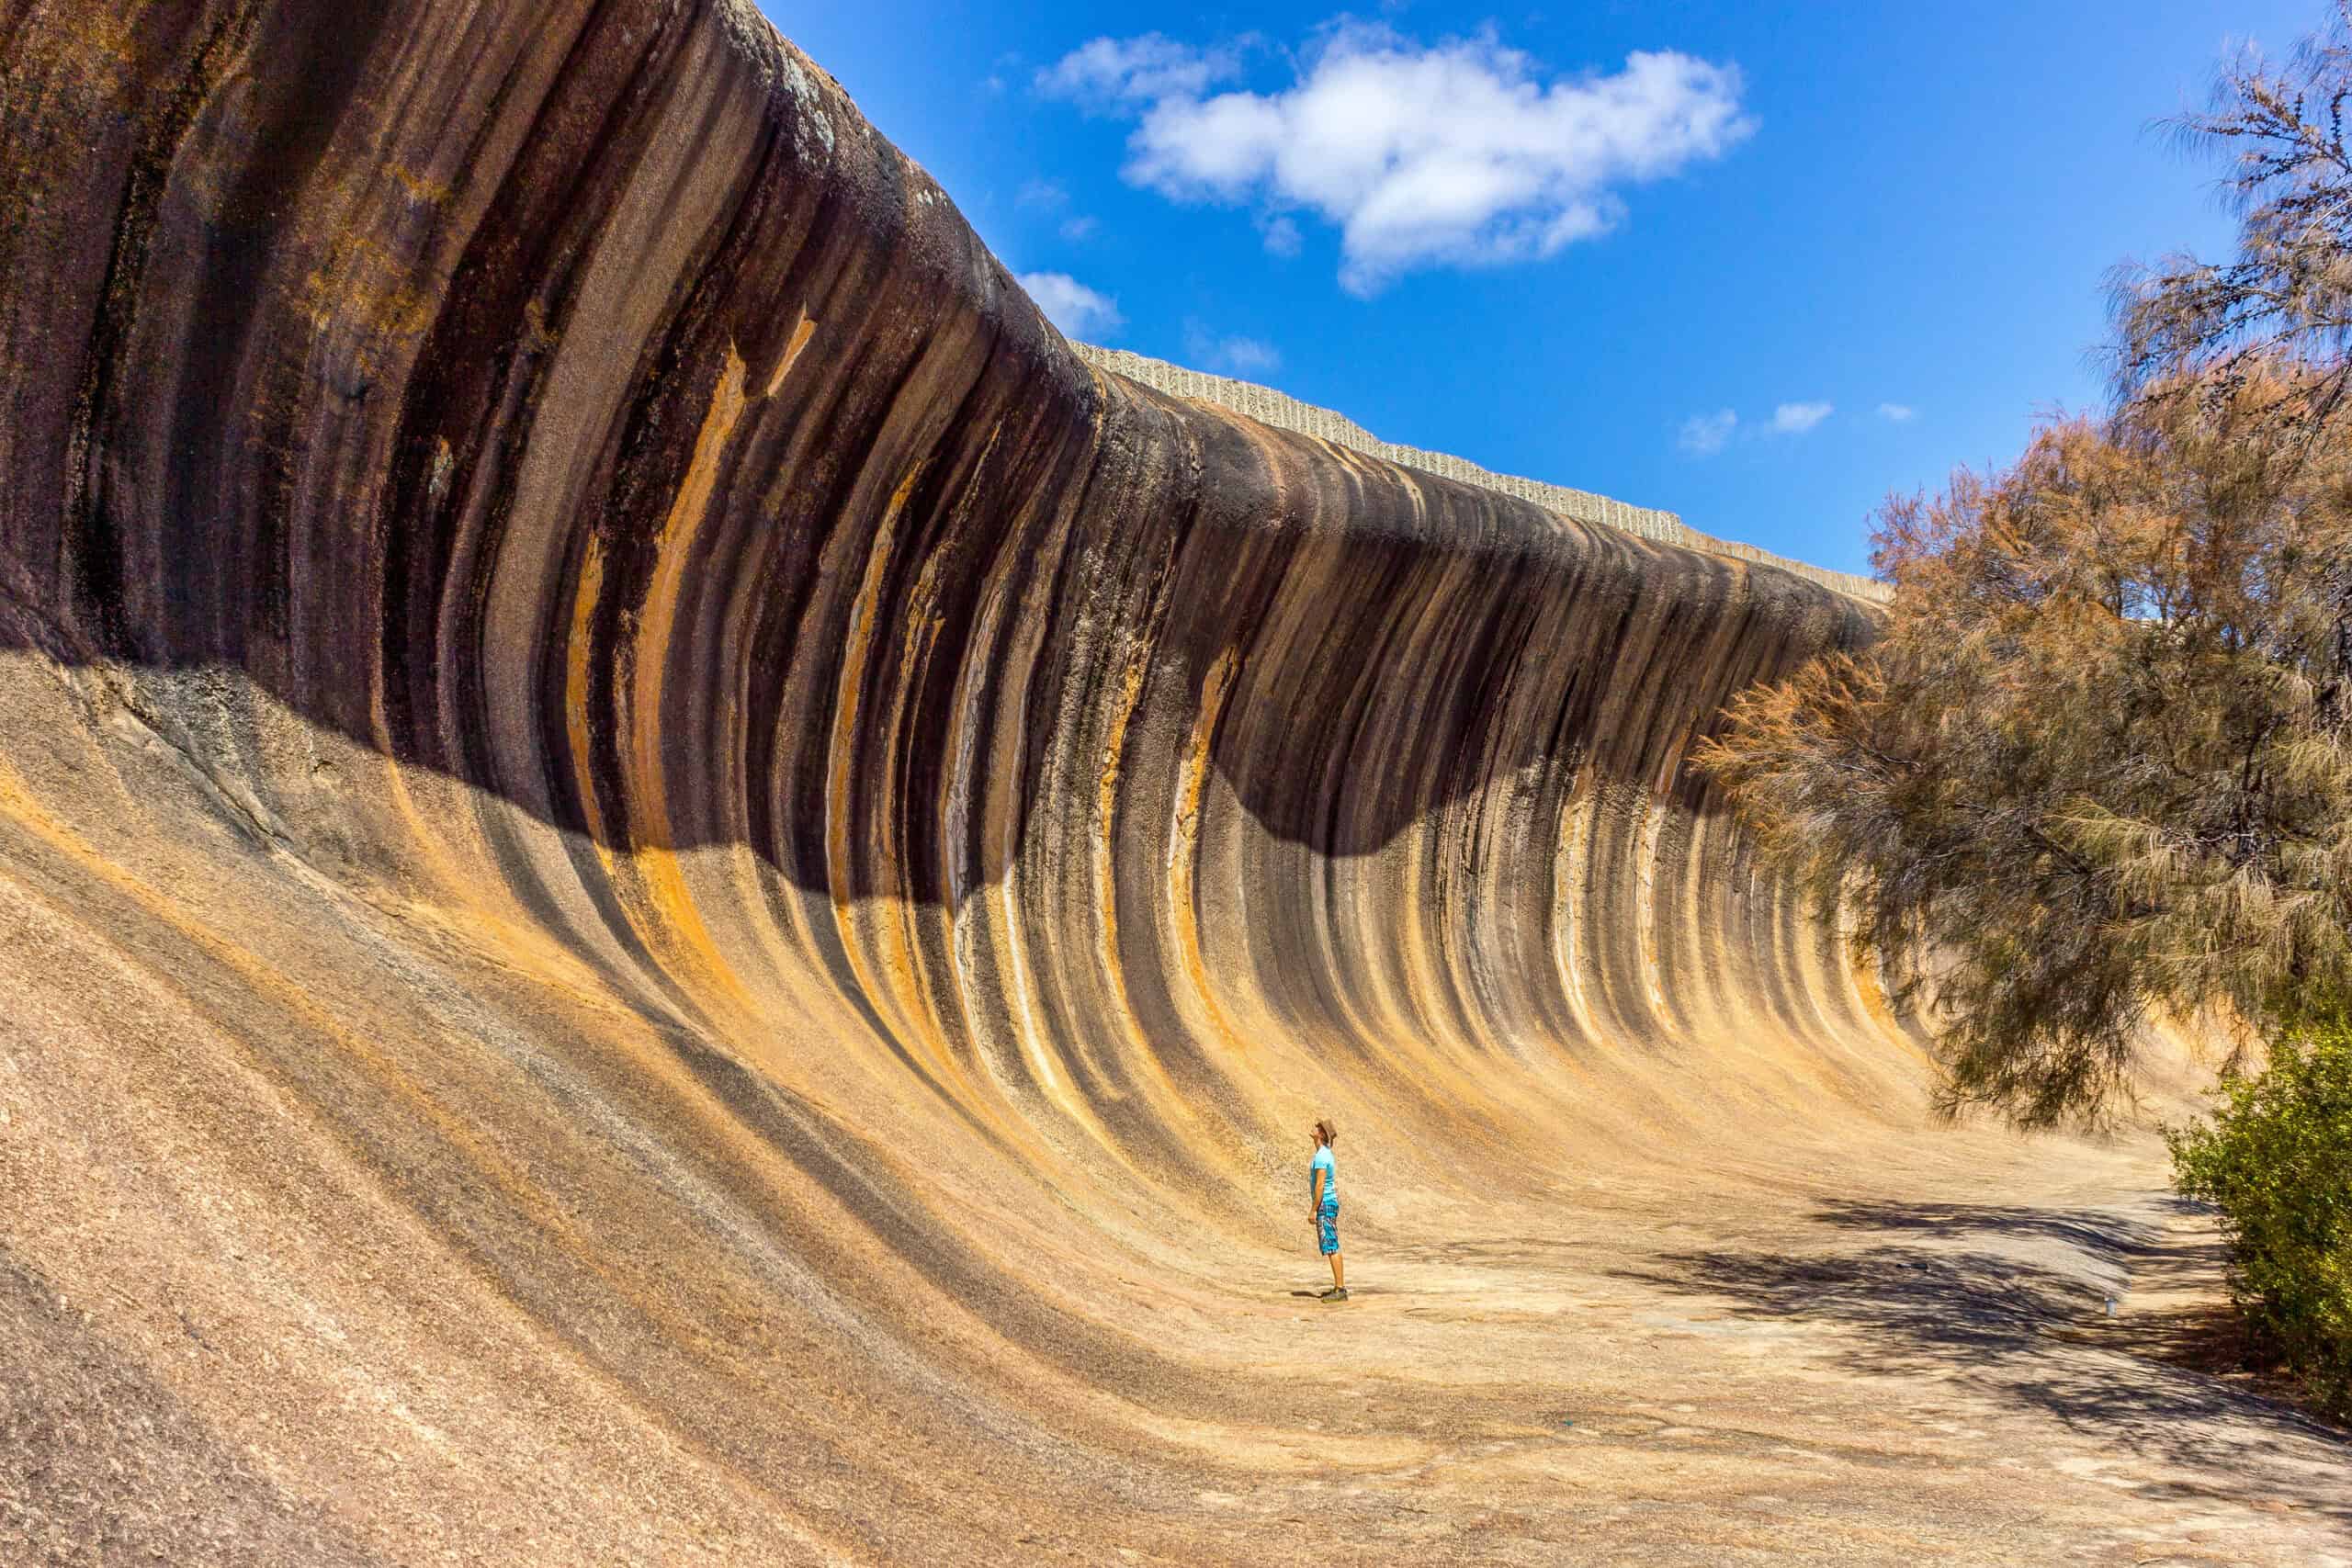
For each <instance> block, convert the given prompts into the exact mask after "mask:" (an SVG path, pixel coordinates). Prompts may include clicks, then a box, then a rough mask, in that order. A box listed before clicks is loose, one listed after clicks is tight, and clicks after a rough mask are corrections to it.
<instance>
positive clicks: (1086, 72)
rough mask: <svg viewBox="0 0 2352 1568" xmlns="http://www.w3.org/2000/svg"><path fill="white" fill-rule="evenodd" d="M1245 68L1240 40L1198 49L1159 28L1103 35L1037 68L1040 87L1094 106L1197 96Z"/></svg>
mask: <svg viewBox="0 0 2352 1568" xmlns="http://www.w3.org/2000/svg"><path fill="white" fill-rule="evenodd" d="M1240 68H1241V61H1240V55H1239V45H1238V44H1235V45H1227V46H1226V47H1225V48H1222V49H1214V50H1210V49H1195V48H1193V46H1192V45H1191V44H1187V43H1178V42H1177V41H1176V40H1175V39H1170V38H1167V37H1164V36H1162V35H1161V34H1159V33H1145V34H1144V35H1143V36H1142V37H1140V38H1131V39H1114V38H1098V39H1093V40H1091V42H1088V43H1084V44H1081V45H1080V46H1079V47H1078V48H1076V49H1074V50H1071V51H1069V53H1068V54H1065V55H1063V56H1062V57H1061V59H1059V60H1057V61H1056V62H1054V63H1053V64H1051V65H1049V66H1047V67H1046V68H1045V69H1044V70H1042V71H1040V72H1038V73H1037V91H1039V92H1040V93H1043V94H1045V95H1046V96H1047V97H1049V98H1068V99H1069V100H1070V101H1072V102H1073V103H1077V104H1081V105H1084V106H1085V107H1089V108H1093V109H1102V110H1108V109H1111V108H1114V107H1117V106H1119V105H1121V104H1145V103H1156V102H1158V101H1159V100H1160V99H1162V98H1170V97H1193V98H1197V97H1198V96H1200V95H1201V94H1203V93H1204V92H1206V91H1208V88H1209V85H1210V84H1211V83H1214V82H1222V81H1225V80H1226V79H1227V78H1228V77H1230V76H1232V75H1233V74H1234V73H1236V72H1238V70H1239V69H1240Z"/></svg>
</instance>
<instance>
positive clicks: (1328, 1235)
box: [1315, 1203, 1340, 1258]
mask: <svg viewBox="0 0 2352 1568" xmlns="http://www.w3.org/2000/svg"><path fill="white" fill-rule="evenodd" d="M1315 1230H1316V1239H1317V1242H1318V1243H1319V1244H1320V1245H1321V1247H1322V1248H1323V1256H1324V1257H1326V1258H1329V1257H1330V1256H1331V1254H1333V1253H1335V1252H1337V1251H1339V1250H1340V1206H1339V1205H1338V1204H1337V1203H1326V1204H1324V1205H1323V1212H1322V1213H1319V1214H1317V1215H1316V1216H1315Z"/></svg>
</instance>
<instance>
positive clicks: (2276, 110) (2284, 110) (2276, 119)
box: [2109, 0, 2352, 425]
mask: <svg viewBox="0 0 2352 1568" xmlns="http://www.w3.org/2000/svg"><path fill="white" fill-rule="evenodd" d="M2348 102H2352V0H2335V4H2334V5H2333V6H2332V7H2331V17H2330V21H2329V25H2328V27H2327V28H2326V29H2325V30H2324V31H2322V32H2320V33H2318V34H2315V35H2314V36H2312V38H2310V39H2305V40H2304V42H2303V43H2302V44H2301V46H2300V47H2299V48H2298V49H2297V50H2296V51H2295V52H2294V53H2293V54H2292V55H2291V56H2290V57H2289V58H2288V60H2287V61H2285V62H2283V63H2278V64H2273V63H2272V62H2268V61H2267V60H2265V59H2264V58H2263V57H2262V56H2261V55H2260V54H2259V53H2258V52H2256V51H2255V50H2253V49H2252V48H2251V47H2250V46H2249V47H2248V48H2247V49H2246V50H2245V51H2244V52H2243V53H2241V54H2240V56H2239V57H2238V59H2237V60H2236V62H2234V63H2233V65H2232V66H2231V68H2230V69H2228V70H2226V71H2224V72H2223V73H2222V75H2221V76H2220V78H2219V80H2218V82H2217V84H2216V85H2215V88H2214V93H2213V98H2212V102H2211V106H2210V107H2208V108H2207V109H2206V110H2205V112H2203V113H2201V114H2188V115H2182V116H2179V117H2177V118H2173V119H2170V120H2167V121H2165V122H2163V123H2164V124H2165V127H2166V128H2167V129H2168V130H2170V131H2171V132H2172V133H2173V135H2174V136H2175V137H2176V138H2177V140H2178V141H2180V143H2181V144H2182V145H2183V146H2184V147H2186V148H2188V149H2189V150H2192V151H2196V152H2208V153H2212V154H2217V155H2218V156H2220V157H2221V158H2222V161H2223V162H2224V164H2225V165H2226V172H2225V174H2224V175H2223V176H2222V192H2223V195H2224V196H2225V197H2227V198H2228V200H2229V201H2230V203H2231V205H2232V206H2233V208H2234V209H2236V212H2237V215H2238V220H2239V226H2238V243H2237V251H2236V254H2234V255H2233V256H2232V257H2231V258H2230V259H2229V260H2227V261H2225V262H2222V263H2218V264H2208V263H2200V262H2199V261H2197V260H2196V259H2195V258H2193V257H2190V256H2187V255H2173V256H2168V257H2165V259H2164V260H2163V261H2161V262H2159V263H2158V264H2157V265H2154V266H2153V267H2147V266H2139V265H2124V266H2121V267H2119V268H2117V269H2116V271H2115V272H2114V273H2113V274H2112V275H2111V276H2109V305H2110V309H2111V311H2112V314H2113V317H2114V320H2115V325H2116V329H2117V333H2118V336H2119V339H2120V343H2119V345H2118V350H2117V355H2116V361H2115V368H2116V382H2117V389H2118V391H2119V393H2120V395H2121V398H2122V399H2123V400H2138V399H2140V398H2143V397H2145V396H2147V395H2149V393H2150V392H2151V391H2152V390H2153V389H2160V388H2161V389H2170V390H2171V391H2173V392H2174V393H2176V394H2179V393H2195V394H2198V395H2203V396H2208V397H2230V396H2233V395H2235V394H2236V393H2237V392H2238V391H2240V390H2241V389H2243V388H2244V386H2245V383H2246V381H2247V378H2249V376H2250V375H2252V374H2254V373H2255V372H2256V370H2257V368H2258V367H2261V366H2263V365H2265V364H2267V363H2270V362H2273V361H2275V360H2277V359H2278V357H2280V356H2281V355H2292V356H2293V357H2295V358H2297V359H2300V360H2301V361H2303V362H2304V363H2306V364H2309V365H2312V366H2313V367H2316V370H2317V376H2316V379H2315V381H2314V382H2312V384H2311V385H2309V386H2308V387H2306V388H2305V389H2303V391H2304V395H2303V396H2301V398H2299V399H2298V400H2295V401H2294V402H2293V403H2292V404H2290V405H2288V406H2284V407H2281V408H2279V409H2276V410H2273V411H2272V412H2274V413H2276V414H2284V415H2285V416H2287V417H2288V418H2290V419H2293V420H2301V421H2305V422H2307V423H2308V424H2310V425H2317V424H2322V423H2325V422H2326V421H2327V420H2328V419H2329V418H2330V417H2332V416H2333V415H2334V414H2335V412H2337V411H2338V409H2339V408H2340V407H2341V406H2342V405H2343V403H2344V400H2345V394H2346V390H2347V389H2352V357H2347V351H2352V146H2347V144H2346V129H2345V109H2346V104H2347V103H2348Z"/></svg>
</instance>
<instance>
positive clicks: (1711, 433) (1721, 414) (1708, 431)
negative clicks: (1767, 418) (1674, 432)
mask: <svg viewBox="0 0 2352 1568" xmlns="http://www.w3.org/2000/svg"><path fill="white" fill-rule="evenodd" d="M1738 426H1739V415H1737V414H1736V413H1734V412H1731V410H1729V409H1718V410H1716V411H1715V412H1713V413H1697V414H1692V415H1691V417H1690V418H1689V419H1686V420H1684V421H1683V422H1682V434H1681V435H1680V436H1679V438H1678V439H1677V443H1676V444H1677V445H1678V446H1680V447H1681V448H1682V449H1683V450H1684V451H1685V452H1688V453H1690V454H1691V456H1692V457H1713V456H1714V455H1715V454H1716V453H1718V452H1720V451H1722V450H1723V449H1724V443H1725V442H1726V441H1729V440H1730V439H1731V433H1732V432H1733V431H1734V430H1736V429H1737V428H1738Z"/></svg>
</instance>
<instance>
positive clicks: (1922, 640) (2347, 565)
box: [1700, 362, 2352, 1124]
mask: <svg viewBox="0 0 2352 1568" xmlns="http://www.w3.org/2000/svg"><path fill="white" fill-rule="evenodd" d="M2157 390H2158V391H2160V392H2161V391H2162V390H2164V389H2161V388H2159V389H2157ZM2334 396H2335V389H2334V388H2333V385H2332V382H2331V380H2330V378H2329V377H2328V376H2326V375H2325V374H2324V373H2320V372H2312V371H2307V370H2302V369H2286V368H2282V367H2279V366H2278V365H2276V364H2273V363H2256V362H2246V363H2242V364H2241V365H2240V367H2239V373H2238V374H2237V375H2236V377H2235V378H2234V379H2233V382H2232V383H2231V384H2230V386H2228V387H2227V388H2225V389H2222V390H2220V391H2218V392H2214V393H2212V394H2211V395H2205V396H2196V397H2166V396H2157V397H2153V398H2149V399H2144V400H2140V401H2137V402H2135V403H2133V404H2131V405H2130V406H2129V407H2127V410H2126V412H2124V413H2123V414H2121V415H2120V416H2117V417H2116V418H2114V419H2112V420H2110V421H2107V422H2103V423H2101V422H2094V421H2091V420H2087V419H2080V418H2077V419H2068V420H2064V421H2059V422H2056V423H2051V424H2049V425H2047V426H2046V427H2045V428H2043V429H2042V430H2041V432H2040V433H2039V434H2037V435H2036V437H2035V439H2034V440H2033V442H2032V444H2031V446H2030V448H2029V449H2028V451H2027V452H2026V454H2025V456H2024V457H2022V458H2021V459H2020V460H2019V461H2018V463H2017V465H2016V466H2015V467H2013V468H2009V469H2007V471H2005V472H2001V473H1997V474H1994V475H1991V476H1977V475H1972V474H1962V475H1960V476H1958V477H1957V478H1956V479H1954V481H1953V483H1952V486H1951V490H1950V491H1949V492H1948V493H1946V494H1945V495H1943V496H1941V497H1939V498H1938V499H1936V500H1935V501H1933V502H1926V501H1920V500H1910V501H1897V502H1890V503H1889V504H1888V505H1887V506H1886V508H1884V510H1883V512H1882V513H1881V516H1880V519H1879V529H1878V533H1877V536H1876V545H1877V553H1876V557H1875V564H1876V566H1877V567H1878V569H1879V570H1880V572H1881V573H1882V574H1883V575H1884V576H1885V577H1887V578H1889V579H1890V580H1891V581H1893V583H1894V604H1893V606H1892V608H1891V611H1890V614H1889V617H1888V624H1887V627H1886V632H1885V636H1884V637H1883V638H1882V639H1881V640H1880V641H1879V642H1878V643H1876V644H1875V645H1873V646H1872V647H1871V648H1870V649H1867V650H1865V651H1863V652H1861V653H1860V654H1856V655H1852V656H1849V657H1844V658H1839V659H1835V660H1826V661H1824V662H1820V663H1816V664H1815V665H1812V666H1809V667H1807V668H1806V669H1804V670H1803V671H1800V672H1799V673H1797V674H1796V675H1794V676H1793V677H1792V678H1790V679H1788V680H1786V681H1784V682H1780V683H1779V684H1776V685H1772V686H1769V687H1761V688H1758V689H1757V690H1755V691H1753V692H1751V693H1749V694H1747V696H1745V697H1744V698H1743V699H1741V700H1740V701H1739V702H1738V703H1737V705H1736V706H1735V708H1734V710H1733V723H1732V726H1731V728H1730V729H1729V730H1728V732H1727V733H1726V734H1725V736H1724V738H1723V739H1721V740H1720V741H1719V742H1716V743H1714V744H1713V745H1712V746H1710V747H1709V748H1707V749H1706V750H1705V751H1704V752H1703V753H1702V757H1701V759H1700V760H1701V763H1702V766H1704V767H1706V768H1707V769H1709V770H1710V771H1711V772H1712V773H1713V774H1714V775H1715V776H1716V777H1717V778H1718V779H1719V780H1720V781H1721V782H1722V783H1724V784H1725V785H1726V786H1727V787H1728V788H1729V789H1730V791H1731V792H1732V794H1733V795H1734V797H1735V798H1736V800H1737V801H1738V803H1739V804H1740V805H1741V806H1742V807H1743V808H1744V809H1745V810H1746V811H1747V814H1748V815H1749V817H1750V818H1751V819H1752V820H1753V821H1754V822H1755V823H1756V825H1757V826H1758V829H1759V830H1760V832H1761V834H1762V836H1763V840H1764V842H1765V844H1766V846H1767V848H1768V851H1769V852H1774V853H1777V854H1779V855H1781V856H1783V857H1785V858H1787V859H1789V860H1791V861H1792V862H1794V863H1797V864H1799V865H1800V866H1802V867H1803V868H1804V871H1805V873H1806V874H1807V877H1808V881H1809V886H1811V888H1812V890H1813V893H1814V895H1815V898H1816V900H1817V901H1818V903H1819V904H1820V906H1821V907H1822V908H1824V909H1825V910H1829V909H1842V910H1843V911H1844V912H1845V914H1846V915H1847V917H1848V918H1849V919H1851V920H1852V922H1853V929H1854V930H1855V931H1856V933H1857V937H1858V941H1859V942H1860V943H1861V944H1862V945H1863V946H1864V947H1866V948H1867V949H1869V950H1871V952H1873V953H1876V954H1877V955H1879V956H1880V957H1881V958H1882V959H1883V961H1884V962H1885V964H1886V965H1887V969H1888V973H1889V975H1890V976H1891V978H1892V979H1893V980H1894V983H1895V987H1896V989H1897V991H1898V994H1899V995H1900V996H1901V997H1902V998H1904V999H1905V1001H1906V1002H1908V1003H1910V1004H1911V1005H1915V1006H1917V1007H1919V1008H1921V1009H1922V1010H1924V1016H1926V1017H1927V1018H1928V1019H1929V1021H1931V1022H1932V1023H1934V1024H1935V1025H1936V1026H1937V1028H1938V1029H1939V1034H1940V1037H1941V1040H1942V1043H1943V1045H1944V1061H1945V1066H1946V1068H1947V1074H1948V1076H1947V1088H1946V1096H1945V1103H1946V1108H1947V1109H1948V1110H1956V1109H1958V1108H1959V1107H1962V1106H1964V1105H1969V1104H1988V1105H1991V1106H1994V1107H1996V1108H1998V1109H1999V1110H2001V1111H2005V1112H2006V1113H2007V1114H2008V1115H2010V1116H2012V1117H2013V1118H2015V1119H2017V1120H2018V1121H2020V1122H2025V1123H2028V1124H2040V1123H2047V1122H2056V1121H2060V1120H2066V1119H2090V1120H2096V1119H2097V1118H2098V1114H2099V1113H2100V1112H2101V1111H2102V1110H2104V1109H2105V1108H2107V1107H2109V1105H2110V1104H2111V1103H2112V1102H2113V1100H2114V1099H2115V1097H2116V1095H2117V1092H2118V1091H2119V1090H2122V1089H2128V1084H2129V1080H2130V1072H2131V1063H2132V1058H2133V1052H2134V1049H2135V1043H2136V1042H2137V1041H2139V1040H2140V1039H2142V1038H2143V1023H2144V1022H2145V1021H2146V1020H2147V1018H2148V1017H2149V1016H2150V1014H2151V1012H2152V1010H2165V1011H2172V1012H2176V1013H2191V1012H2196V1011H2199V1010H2205V1011H2208V1012H2211V1013H2217V1014H2218V1015H2220V1016H2222V1017H2225V1018H2229V1019H2233V1020H2237V1021H2267V1020H2269V1019H2272V1018H2275V1017H2277V1016H2278V1015H2280V1014H2281V1013H2284V1012H2291V1011H2293V1010H2295V1009H2296V1008H2297V1007H2298V1006H2299V1005H2301V1000H2300V999H2301V998H2309V997H2310V996H2312V995H2313V994H2314V991H2315V988H2318V987H2334V988H2338V989H2341V988H2343V987H2344V986H2345V982H2346V979H2347V978H2352V942H2347V939H2346V932H2347V930H2348V929H2352V750H2347V747H2346V738H2347V709H2348V707H2352V688H2347V680H2352V424H2348V423H2346V422H2344V421H2336V422H2334V423H2328V422H2326V421H2324V420H2318V419H2315V418H2314V412H2315V411H2314V400H2316V399H2320V398H2328V397H2334ZM2281 412H2284V413H2285V414H2286V415H2287V416H2288V417H2287V418H2285V419H2283V420H2282V419H2280V418H2279V417H2278V415H2279V414H2280V413H2281Z"/></svg>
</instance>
